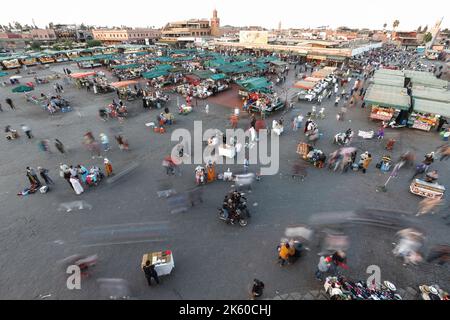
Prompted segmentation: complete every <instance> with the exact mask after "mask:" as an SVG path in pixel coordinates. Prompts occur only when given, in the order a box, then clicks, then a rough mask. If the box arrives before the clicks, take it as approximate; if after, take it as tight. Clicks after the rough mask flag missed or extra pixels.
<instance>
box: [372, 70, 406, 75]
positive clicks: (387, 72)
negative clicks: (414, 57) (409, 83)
mask: <svg viewBox="0 0 450 320" xmlns="http://www.w3.org/2000/svg"><path fill="white" fill-rule="evenodd" d="M382 74H383V75H387V76H393V77H404V75H405V74H404V73H403V71H401V70H392V69H379V70H377V71H375V76H376V75H382Z"/></svg>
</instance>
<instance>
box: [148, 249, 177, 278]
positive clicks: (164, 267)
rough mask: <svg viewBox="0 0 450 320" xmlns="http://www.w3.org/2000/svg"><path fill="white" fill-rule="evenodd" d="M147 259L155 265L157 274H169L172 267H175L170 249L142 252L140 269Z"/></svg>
mask: <svg viewBox="0 0 450 320" xmlns="http://www.w3.org/2000/svg"><path fill="white" fill-rule="evenodd" d="M147 261H149V262H150V264H151V265H153V266H155V271H156V273H157V274H158V276H165V275H169V274H170V273H171V272H172V270H173V268H175V263H174V260H173V254H172V251H170V250H166V251H160V252H152V253H146V254H144V255H143V257H142V263H141V269H142V268H143V267H144V266H145V265H146V263H147Z"/></svg>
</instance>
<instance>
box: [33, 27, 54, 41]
mask: <svg viewBox="0 0 450 320" xmlns="http://www.w3.org/2000/svg"><path fill="white" fill-rule="evenodd" d="M31 36H32V37H33V40H36V41H55V40H56V39H57V37H56V33H55V30H53V29H31Z"/></svg>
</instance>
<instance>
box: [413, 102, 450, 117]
mask: <svg viewBox="0 0 450 320" xmlns="http://www.w3.org/2000/svg"><path fill="white" fill-rule="evenodd" d="M414 111H416V112H422V113H431V114H434V115H440V116H443V117H446V118H450V103H445V102H439V101H431V100H424V99H414Z"/></svg>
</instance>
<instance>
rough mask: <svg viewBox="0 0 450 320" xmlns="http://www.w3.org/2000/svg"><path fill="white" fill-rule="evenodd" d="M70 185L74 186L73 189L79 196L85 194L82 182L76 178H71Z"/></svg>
mask: <svg viewBox="0 0 450 320" xmlns="http://www.w3.org/2000/svg"><path fill="white" fill-rule="evenodd" d="M70 183H71V184H72V188H73V190H74V191H75V193H76V194H77V195H80V194H82V193H83V192H84V189H83V187H82V186H81V183H80V180H78V179H77V178H76V177H70Z"/></svg>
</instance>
